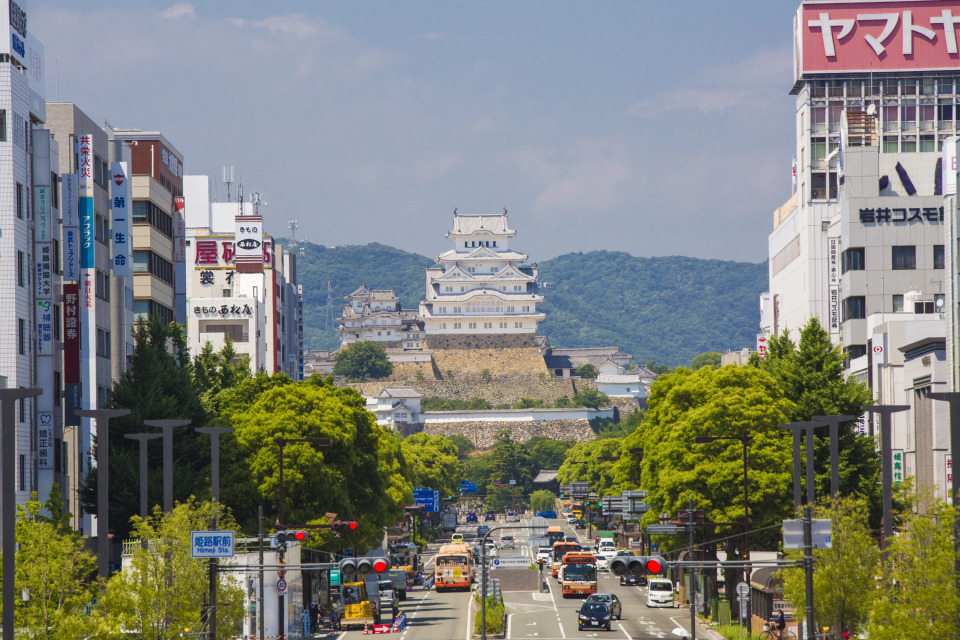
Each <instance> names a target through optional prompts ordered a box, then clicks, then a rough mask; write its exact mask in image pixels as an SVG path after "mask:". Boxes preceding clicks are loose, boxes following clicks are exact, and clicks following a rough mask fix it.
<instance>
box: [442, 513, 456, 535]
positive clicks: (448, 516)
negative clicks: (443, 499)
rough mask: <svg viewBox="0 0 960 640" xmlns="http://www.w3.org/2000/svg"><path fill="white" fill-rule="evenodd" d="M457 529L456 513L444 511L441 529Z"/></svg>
mask: <svg viewBox="0 0 960 640" xmlns="http://www.w3.org/2000/svg"><path fill="white" fill-rule="evenodd" d="M456 530H457V514H456V513H452V512H449V511H448V512H446V513H444V514H443V531H444V532H447V531H456Z"/></svg>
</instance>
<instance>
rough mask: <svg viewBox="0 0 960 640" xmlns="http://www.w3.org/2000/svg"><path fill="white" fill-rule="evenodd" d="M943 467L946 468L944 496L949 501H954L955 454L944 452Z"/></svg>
mask: <svg viewBox="0 0 960 640" xmlns="http://www.w3.org/2000/svg"><path fill="white" fill-rule="evenodd" d="M943 469H944V474H943V475H944V480H945V484H944V485H943V489H944V491H943V496H944V500H946V501H947V502H952V500H953V498H952V496H953V494H952V493H951V491H953V455H952V454H950V453H947V454H944V456H943Z"/></svg>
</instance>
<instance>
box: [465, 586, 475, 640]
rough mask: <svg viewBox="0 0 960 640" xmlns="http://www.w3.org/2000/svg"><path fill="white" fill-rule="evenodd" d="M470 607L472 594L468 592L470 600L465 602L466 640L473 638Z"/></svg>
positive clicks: (471, 605) (471, 607)
mask: <svg viewBox="0 0 960 640" xmlns="http://www.w3.org/2000/svg"><path fill="white" fill-rule="evenodd" d="M471 609H473V594H472V593H471V594H470V601H469V602H468V603H467V636H466V640H473V615H472V614H471Z"/></svg>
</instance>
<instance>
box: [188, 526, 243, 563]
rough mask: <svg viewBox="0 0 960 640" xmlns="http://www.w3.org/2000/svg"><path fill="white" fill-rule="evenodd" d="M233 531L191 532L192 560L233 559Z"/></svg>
mask: <svg viewBox="0 0 960 640" xmlns="http://www.w3.org/2000/svg"><path fill="white" fill-rule="evenodd" d="M233 549H234V532H233V531H191V532H190V557H191V558H232V557H233Z"/></svg>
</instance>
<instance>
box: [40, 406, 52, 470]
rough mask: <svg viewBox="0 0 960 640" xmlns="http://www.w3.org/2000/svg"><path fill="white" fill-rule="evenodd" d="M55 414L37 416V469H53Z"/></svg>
mask: <svg viewBox="0 0 960 640" xmlns="http://www.w3.org/2000/svg"><path fill="white" fill-rule="evenodd" d="M53 446H54V445H53V412H51V411H41V412H40V413H38V414H37V467H38V468H40V469H53Z"/></svg>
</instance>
